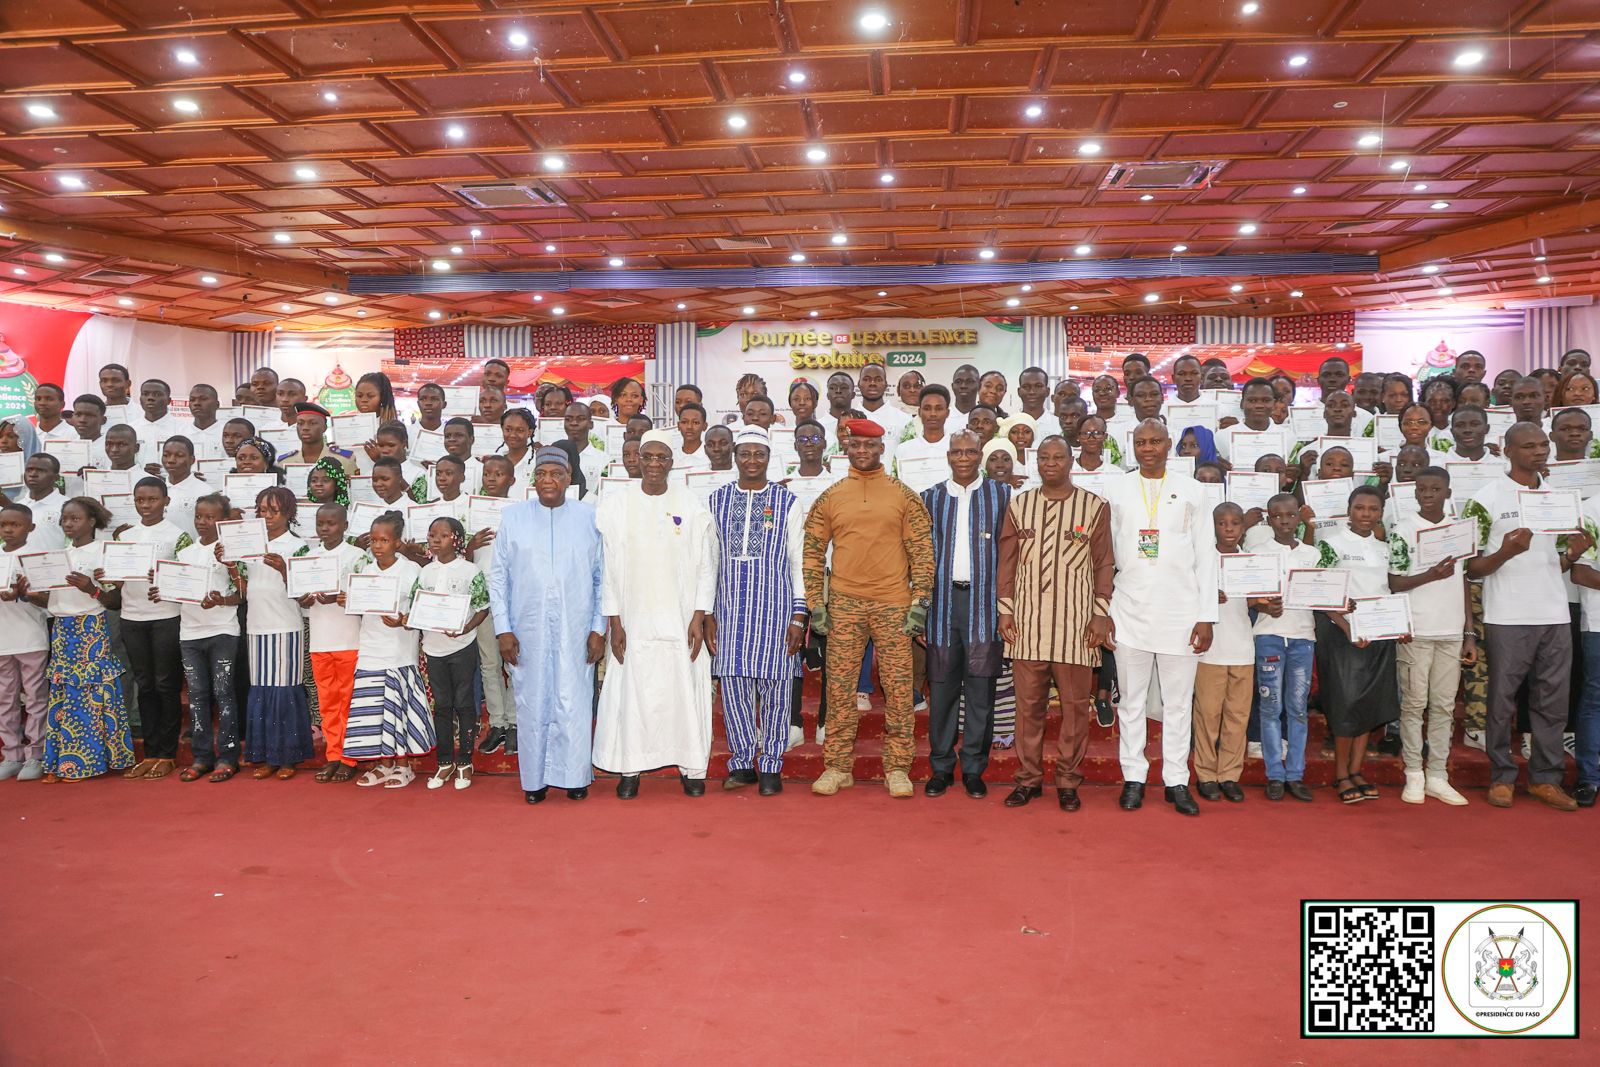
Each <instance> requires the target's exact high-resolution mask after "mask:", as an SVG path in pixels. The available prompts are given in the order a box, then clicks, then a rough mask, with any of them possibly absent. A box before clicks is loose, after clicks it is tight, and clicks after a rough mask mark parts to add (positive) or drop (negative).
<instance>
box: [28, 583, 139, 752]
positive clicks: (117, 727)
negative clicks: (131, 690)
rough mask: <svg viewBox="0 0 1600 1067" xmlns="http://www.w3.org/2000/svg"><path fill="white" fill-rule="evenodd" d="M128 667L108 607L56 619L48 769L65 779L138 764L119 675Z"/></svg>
mask: <svg viewBox="0 0 1600 1067" xmlns="http://www.w3.org/2000/svg"><path fill="white" fill-rule="evenodd" d="M122 669H123V668H122V663H121V661H119V660H118V659H117V657H116V656H115V655H114V654H113V653H112V651H111V629H110V627H109V626H108V625H107V620H106V616H105V614H104V613H103V612H102V613H100V614H98V615H63V616H61V617H59V618H56V619H53V620H52V622H51V627H50V669H49V671H48V677H49V679H50V705H49V707H50V710H49V715H48V720H47V721H48V723H49V729H48V731H47V732H46V735H45V742H44V766H45V770H47V771H51V772H53V773H54V774H56V775H57V776H59V777H61V778H93V777H94V776H95V775H97V774H105V773H106V772H107V771H113V770H122V769H123V768H126V767H131V766H133V732H132V729H131V728H130V726H129V724H128V708H127V705H126V704H125V703H123V698H122V683H121V682H120V681H119V680H118V675H120V674H121V673H122Z"/></svg>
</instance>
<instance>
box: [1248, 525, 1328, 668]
mask: <svg viewBox="0 0 1600 1067" xmlns="http://www.w3.org/2000/svg"><path fill="white" fill-rule="evenodd" d="M1260 530H1265V531H1266V537H1264V538H1263V537H1261V536H1260V534H1259V533H1257V531H1260ZM1252 535H1254V536H1252ZM1244 547H1245V550H1246V551H1248V552H1257V553H1260V554H1262V555H1265V554H1267V553H1269V552H1275V553H1277V554H1278V555H1280V556H1282V557H1283V563H1282V570H1283V574H1284V576H1285V577H1288V574H1289V571H1290V570H1301V569H1311V568H1314V567H1316V566H1317V560H1318V558H1319V553H1318V552H1317V550H1316V549H1315V548H1314V547H1312V546H1311V545H1308V544H1306V543H1305V542H1304V541H1296V542H1295V543H1294V544H1293V545H1285V544H1282V543H1281V542H1279V541H1278V539H1277V538H1276V537H1273V536H1272V531H1271V529H1270V528H1269V527H1268V526H1267V524H1266V523H1262V524H1261V525H1260V526H1253V527H1251V528H1250V530H1249V532H1248V533H1246V534H1245V543H1244ZM1251 633H1252V634H1254V635H1255V636H1257V637H1286V638H1290V639H1292V640H1297V641H1315V640H1316V639H1317V626H1316V621H1315V618H1314V616H1313V615H1312V613H1311V612H1309V611H1301V610H1289V609H1285V610H1284V612H1283V614H1282V615H1279V616H1278V617H1277V618H1276V619H1274V618H1273V617H1272V616H1271V615H1268V614H1267V613H1266V612H1264V611H1258V612H1256V622H1255V626H1254V627H1252V629H1251Z"/></svg>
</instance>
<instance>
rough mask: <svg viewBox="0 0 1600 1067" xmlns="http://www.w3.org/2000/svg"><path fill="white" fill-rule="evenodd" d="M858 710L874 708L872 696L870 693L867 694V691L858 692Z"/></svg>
mask: <svg viewBox="0 0 1600 1067" xmlns="http://www.w3.org/2000/svg"><path fill="white" fill-rule="evenodd" d="M856 710H857V711H871V710H872V697H871V696H870V695H868V694H866V693H857V694H856Z"/></svg>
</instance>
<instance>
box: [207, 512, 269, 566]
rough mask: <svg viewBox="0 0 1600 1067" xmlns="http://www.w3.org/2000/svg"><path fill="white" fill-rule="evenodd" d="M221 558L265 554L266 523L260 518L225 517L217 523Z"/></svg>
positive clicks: (228, 560)
mask: <svg viewBox="0 0 1600 1067" xmlns="http://www.w3.org/2000/svg"><path fill="white" fill-rule="evenodd" d="M217 540H218V541H221V542H222V559H223V561H224V562H232V561H235V560H241V559H259V558H260V557H262V556H265V555H266V554H267V524H266V523H265V522H263V521H262V520H260V519H226V520H224V521H222V522H219V523H217Z"/></svg>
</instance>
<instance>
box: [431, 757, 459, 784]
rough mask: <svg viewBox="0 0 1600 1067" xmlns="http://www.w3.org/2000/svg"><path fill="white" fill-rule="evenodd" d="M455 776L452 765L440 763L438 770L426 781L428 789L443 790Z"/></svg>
mask: <svg viewBox="0 0 1600 1067" xmlns="http://www.w3.org/2000/svg"><path fill="white" fill-rule="evenodd" d="M455 776H456V765H455V764H454V763H441V764H439V769H438V770H436V771H434V772H433V777H431V778H429V779H428V788H429V789H443V788H444V787H445V784H446V783H448V782H449V781H450V779H452V778H454V777H455Z"/></svg>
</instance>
